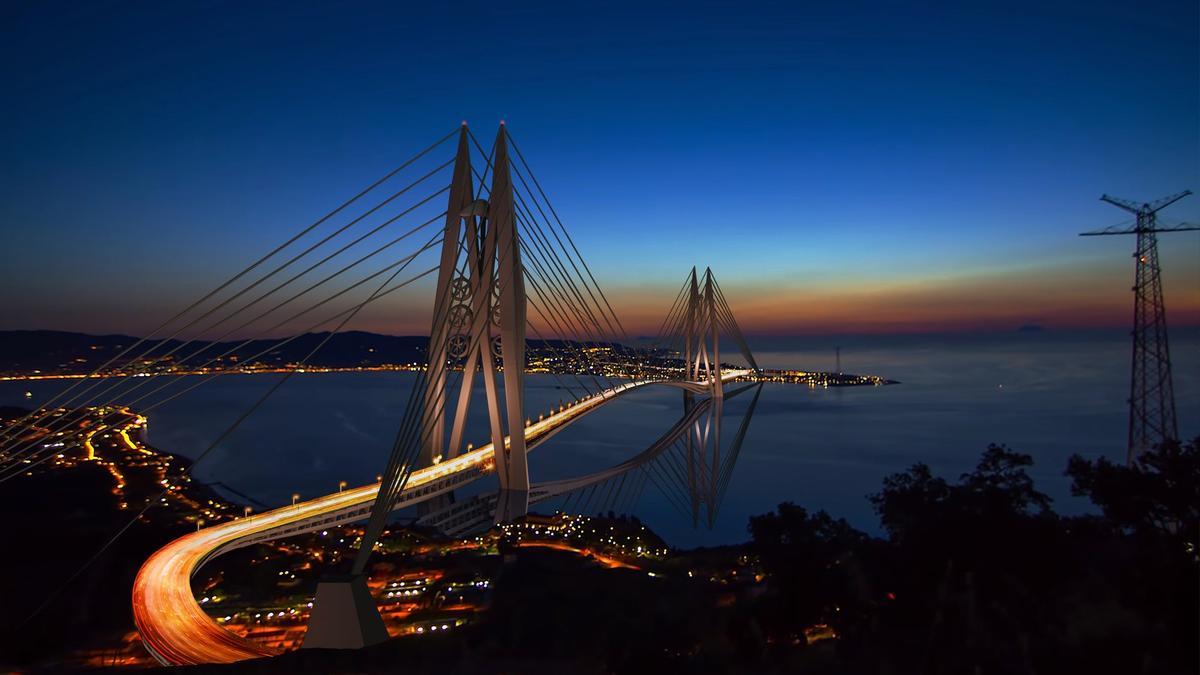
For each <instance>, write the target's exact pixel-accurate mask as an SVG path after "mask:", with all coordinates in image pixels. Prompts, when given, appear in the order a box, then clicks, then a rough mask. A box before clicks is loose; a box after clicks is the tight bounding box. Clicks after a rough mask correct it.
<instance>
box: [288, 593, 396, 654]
mask: <svg viewBox="0 0 1200 675" xmlns="http://www.w3.org/2000/svg"><path fill="white" fill-rule="evenodd" d="M387 639H388V632H387V627H386V626H384V625H383V617H381V616H379V609H378V608H377V607H376V606H375V599H374V598H372V597H371V591H370V590H369V589H368V588H367V579H366V577H365V576H363V575H345V576H336V577H328V578H326V579H323V580H322V581H320V582H319V583H318V584H317V595H316V597H315V598H314V599H313V611H312V614H311V615H310V616H309V617H308V632H307V633H305V634H304V642H303V644H301V645H300V648H301V649H359V648H361V647H366V646H367V645H373V644H378V643H380V642H383V641H384V640H387Z"/></svg>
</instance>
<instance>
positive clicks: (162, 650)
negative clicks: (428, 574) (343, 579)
mask: <svg viewBox="0 0 1200 675" xmlns="http://www.w3.org/2000/svg"><path fill="white" fill-rule="evenodd" d="M750 372H752V371H749V370H728V371H723V372H722V374H721V380H722V381H723V382H726V383H727V382H730V381H733V380H735V379H737V378H739V377H742V376H744V375H747V374H749V373H750ZM651 384H662V385H669V386H675V387H679V388H682V389H687V390H692V391H695V392H697V393H703V392H706V391H707V386H706V385H705V384H702V383H698V382H677V381H670V380H634V381H631V382H626V383H623V384H620V385H617V386H616V387H613V388H611V389H606V390H604V391H602V392H599V393H597V394H594V395H592V396H590V397H588V398H585V399H581V400H578V401H575V402H573V403H571V404H570V405H568V406H567V407H565V408H563V409H562V410H561V411H559V412H556V413H553V414H551V415H549V416H548V417H546V418H545V419H542V420H539V421H538V422H534V423H533V424H531V425H529V426H528V427H526V429H525V434H526V439H527V442H526V447H527V451H529V450H533V448H535V447H537V446H538V445H540V444H541V443H543V442H545V441H546V440H547V439H549V438H550V437H551V436H553V435H554V434H556V433H557V432H559V431H561V430H562V429H563V428H565V427H566V426H567V425H569V424H570V423H571V422H573V421H575V420H577V419H579V418H580V417H582V416H584V415H586V414H588V413H590V412H592V411H594V410H596V409H598V408H599V407H600V406H602V405H604V404H605V403H608V402H610V401H612V400H614V399H616V398H617V397H619V396H621V395H623V394H627V393H629V392H631V391H634V390H636V389H640V388H642V387H645V386H647V385H651ZM494 468H495V466H494V459H493V457H492V444H491V443H488V444H487V445H484V446H481V447H479V448H477V449H475V450H472V451H470V452H467V453H464V454H461V455H459V456H458V457H455V458H453V459H448V460H445V461H443V462H441V463H439V464H435V465H433V466H430V467H427V468H424V469H418V470H415V471H413V472H412V474H411V475H410V476H409V479H408V483H407V484H406V486H405V488H404V490H403V491H402V492H401V493H400V495H399V497H398V499H397V503H396V508H397V509H401V508H405V507H408V506H412V505H414V504H417V503H420V502H422V501H425V500H427V499H431V498H433V497H436V496H437V495H440V494H444V493H446V492H449V491H450V490H454V489H455V488H459V487H462V486H463V485H466V484H467V483H470V482H472V481H474V480H477V479H478V478H480V477H482V476H484V475H486V474H487V473H489V472H491V471H492V470H493V469H494ZM378 490H379V484H378V483H373V484H371V485H364V486H362V487H358V488H353V489H347V490H343V491H341V492H337V493H334V494H330V495H325V496H324V497H318V498H316V499H312V500H309V501H305V502H300V503H298V504H295V505H294V506H282V507H280V508H277V509H274V510H272V511H266V512H264V513H261V514H258V515H254V516H249V517H246V518H238V519H236V520H231V521H228V522H224V523H220V524H218V525H214V526H212V527H208V528H205V529H202V530H199V531H197V532H193V533H190V534H187V535H184V536H183V537H180V538H179V539H176V540H174V541H172V542H171V543H169V544H167V545H166V546H164V547H163V548H161V549H159V550H158V551H156V552H155V553H154V554H153V555H152V556H150V558H149V559H148V560H147V561H146V563H145V564H144V565H142V568H141V569H140V570H138V574H137V578H136V579H135V580H134V582H133V618H134V622H135V623H136V624H137V629H138V634H139V635H140V637H141V640H142V644H144V645H145V646H146V649H147V650H148V651H149V652H150V653H151V654H152V655H153V656H154V658H155V659H157V660H158V661H159V662H160V663H162V664H164V665H192V664H201V663H230V662H233V661H241V660H244V659H251V658H258V657H262V656H273V655H275V654H277V653H278V651H277V650H275V649H271V648H268V647H266V646H264V645H260V644H256V643H255V642H253V641H251V640H248V639H245V638H242V637H239V636H237V635H234V634H233V633H231V632H229V631H227V630H225V629H224V628H222V627H221V626H220V625H219V624H218V623H217V622H216V621H214V620H213V619H212V618H210V617H209V616H208V614H206V613H205V612H204V610H203V609H202V608H201V607H200V605H199V603H197V602H196V598H195V597H194V596H193V595H192V586H191V578H192V575H193V574H195V573H196V571H197V570H199V569H200V567H201V566H203V565H204V564H205V563H206V562H208V561H209V560H212V559H213V558H215V557H217V556H218V555H221V554H222V553H225V552H227V551H232V550H234V549H237V548H242V547H244V546H250V545H251V544H256V543H260V542H264V541H270V540H273V539H279V538H282V537H287V536H291V535H296V534H301V533H304V532H311V531H314V530H320V529H324V528H327V527H329V526H331V525H344V524H348V523H351V522H354V521H359V520H364V519H366V518H367V517H369V516H370V513H371V506H372V504H373V503H374V501H375V494H376V492H378Z"/></svg>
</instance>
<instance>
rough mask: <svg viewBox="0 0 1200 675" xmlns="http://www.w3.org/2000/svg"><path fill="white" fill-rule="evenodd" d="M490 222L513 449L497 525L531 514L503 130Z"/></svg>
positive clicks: (503, 460) (503, 468)
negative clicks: (495, 254) (496, 258)
mask: <svg viewBox="0 0 1200 675" xmlns="http://www.w3.org/2000/svg"><path fill="white" fill-rule="evenodd" d="M488 213H489V216H490V220H491V223H492V227H493V228H495V231H496V242H497V244H496V245H497V247H498V248H499V250H500V251H502V252H504V251H505V250H507V253H508V255H503V254H502V255H500V256H499V270H498V272H499V274H498V275H497V276H498V283H499V286H500V297H499V311H500V352H501V358H503V360H504V407H505V412H506V413H507V420H508V425H507V426H508V437H509V441H508V447H503V446H498V447H497V450H496V469H497V471H498V472H499V473H500V481H501V483H500V496H499V500H498V502H497V505H496V521H497V522H507V521H510V520H512V519H513V518H517V517H519V516H523V515H525V513H526V512H527V511H528V508H529V466H528V463H527V459H526V455H525V419H526V418H525V312H526V305H525V279H524V268H523V267H522V264H521V247H520V242H519V240H518V238H517V224H516V214H515V211H514V208H513V186H512V180H511V177H510V175H509V164H508V139H507V132H506V130H505V128H504V125H503V124H501V125H500V130H499V131H498V132H497V134H496V149H495V166H494V170H493V173H492V191H491V206H490V208H489V211H488Z"/></svg>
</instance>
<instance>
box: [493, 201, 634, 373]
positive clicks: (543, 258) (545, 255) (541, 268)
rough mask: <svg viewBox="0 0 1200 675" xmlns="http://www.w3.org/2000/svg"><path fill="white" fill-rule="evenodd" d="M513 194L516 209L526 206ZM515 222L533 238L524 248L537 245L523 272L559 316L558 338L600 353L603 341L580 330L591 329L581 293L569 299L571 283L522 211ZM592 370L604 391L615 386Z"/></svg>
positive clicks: (600, 369)
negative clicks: (583, 313) (558, 269)
mask: <svg viewBox="0 0 1200 675" xmlns="http://www.w3.org/2000/svg"><path fill="white" fill-rule="evenodd" d="M514 194H515V196H516V202H515V203H516V205H518V206H519V207H520V206H523V202H522V200H521V195H520V194H519V193H514ZM525 208H527V207H525ZM516 219H517V222H518V223H519V224H520V225H521V226H522V227H523V228H524V229H525V231H526V233H527V234H530V237H519V239H520V241H521V242H522V243H523V244H524V243H526V242H532V243H534V246H533V247H526V250H527V251H528V252H530V253H531V254H532V255H531V256H529V257H528V258H526V259H525V262H526V263H529V264H526V265H525V267H524V271H525V275H526V279H527V280H528V281H530V283H531V284H533V286H534V290H535V293H536V294H537V296H538V297H539V299H541V300H542V304H543V305H544V306H545V307H546V308H548V309H549V310H551V311H553V312H554V313H555V315H556V318H557V322H556V323H557V324H558V325H557V326H553V327H552V328H553V329H554V330H556V331H558V333H559V336H560V337H561V338H562V339H564V340H565V339H567V338H568V336H570V335H574V336H575V337H574V338H573V339H574V341H575V342H577V343H579V344H582V345H585V346H591V347H595V348H597V349H596V351H597V352H599V351H600V349H599V348H600V347H601V346H602V342H603V337H601V338H600V339H599V340H596V339H593V334H592V333H591V331H590V330H587V329H585V328H581V327H586V326H588V323H589V322H588V320H587V319H585V318H584V316H583V315H582V313H581V311H580V309H579V307H580V303H582V297H581V296H579V293H578V291H577V290H576V291H575V293H574V294H575V296H576V297H577V298H579V299H578V300H577V301H575V302H572V300H571V299H570V295H569V294H568V293H567V292H566V291H565V290H564V289H565V288H566V287H567V286H568V285H569V284H570V281H569V280H568V279H565V278H564V277H563V276H562V274H561V273H558V271H557V268H556V265H555V264H553V263H552V262H551V261H552V260H554V259H555V254H554V253H552V252H548V251H547V250H546V248H545V247H543V246H542V245H541V243H540V242H539V241H538V240H537V238H536V237H534V236H533V235H532V234H531V233H532V232H533V231H534V228H533V227H532V226H531V225H530V224H529V221H528V220H527V219H526V218H525V217H524V216H523V214H522V213H521V211H520V210H519V209H518V210H517V212H516ZM531 237H532V238H531ZM543 263H544V264H543ZM557 267H561V264H559V265H558V266H557ZM547 269H549V270H550V272H547ZM538 280H540V281H541V283H540V284H539V283H538ZM570 317H574V320H572V319H571V318H570ZM564 326H565V327H569V328H570V330H566V329H565V328H564ZM584 353H585V358H586V359H587V360H588V361H592V358H591V356H590V354H589V353H588V352H587V351H586V350H585V352H584ZM593 369H594V370H599V371H600V375H601V377H603V378H604V379H605V384H604V385H603V388H611V387H612V386H613V382H612V380H611V378H609V377H608V376H607V374H606V373H605V372H604V368H603V367H602V366H601V367H599V368H596V367H595V365H594V364H593ZM593 379H594V375H593ZM600 386H601V385H599V383H597V387H600Z"/></svg>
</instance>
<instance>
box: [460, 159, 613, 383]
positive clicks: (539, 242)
mask: <svg viewBox="0 0 1200 675" xmlns="http://www.w3.org/2000/svg"><path fill="white" fill-rule="evenodd" d="M472 140H473V142H475V143H476V146H477V147H478V141H475V140H474V138H473V137H472ZM481 151H482V150H481ZM523 165H525V167H526V173H529V170H528V165H527V164H524V163H523ZM512 169H513V173H514V174H515V175H516V176H517V179H518V181H519V183H520V186H515V185H514V191H513V192H514V196H515V198H516V205H517V207H518V209H517V212H516V216H517V220H518V222H519V223H520V224H521V225H522V226H523V227H524V228H525V230H526V234H527V236H526V237H525V239H526V241H527V242H529V243H535V244H536V246H537V249H538V250H539V252H540V254H541V255H542V256H544V257H545V259H546V260H545V262H546V264H545V266H544V269H543V270H542V271H543V276H544V277H545V280H548V279H550V278H554V279H556V280H557V283H555V284H553V285H554V287H555V289H554V290H555V291H556V292H557V293H558V294H560V295H567V289H572V290H571V293H570V294H571V295H574V296H575V297H576V300H575V302H568V301H564V304H567V305H570V306H571V307H572V309H573V310H575V313H576V314H578V315H579V316H578V317H577V321H578V322H579V324H580V325H581V326H587V325H589V324H594V325H596V326H600V325H601V324H600V321H599V319H598V318H597V314H596V312H593V311H592V308H591V305H589V304H588V303H587V301H586V300H585V299H584V297H583V295H584V294H583V293H581V292H580V291H579V289H578V284H575V283H574V281H573V279H572V276H571V275H570V273H569V272H567V268H566V266H565V265H563V264H562V262H561V258H562V257H564V256H565V257H567V260H568V264H570V265H571V266H572V269H575V270H576V271H577V275H576V276H577V277H578V278H579V279H581V280H582V281H583V283H585V284H588V282H587V280H585V279H583V276H582V274H578V270H579V267H580V266H583V267H584V269H585V270H586V269H587V268H586V262H585V261H583V260H582V259H581V258H578V250H577V249H576V250H575V255H574V256H573V255H572V254H571V251H568V250H567V248H566V247H565V246H563V245H562V239H561V238H557V234H556V233H554V232H553V227H552V226H551V225H550V224H549V219H546V222H547V228H548V229H550V230H551V232H552V234H553V235H554V236H555V237H556V240H557V241H558V242H559V244H560V246H559V250H560V251H561V253H552V251H553V250H554V246H552V245H551V244H550V243H549V239H548V238H547V237H546V235H545V234H544V232H543V231H542V228H540V227H538V226H536V225H535V224H536V223H537V222H538V221H537V219H536V218H535V217H534V215H533V212H534V210H535V209H536V210H538V211H539V212H541V213H543V214H544V212H545V211H544V210H543V209H542V207H541V205H540V203H537V199H536V197H535V196H534V195H533V192H532V190H526V191H524V192H523V191H522V190H521V189H520V187H522V186H523V187H526V188H527V183H526V181H525V178H524V174H523V173H521V172H520V169H519V168H518V167H516V166H513V167H512ZM530 177H531V178H532V174H531V173H530ZM526 193H528V195H529V199H528V200H527V199H526ZM543 196H544V195H543ZM530 202H533V203H534V204H535V205H534V207H530V206H529V203H530ZM531 250H532V249H531ZM576 259H578V261H579V262H578V263H576V262H575V261H576ZM528 271H529V270H528V269H527V273H528ZM587 271H588V272H589V278H590V279H591V283H590V285H589V286H588V287H587V288H585V292H586V293H587V294H588V296H589V297H591V298H593V300H594V304H595V306H596V309H597V310H598V311H599V312H600V314H601V315H603V316H605V322H606V323H608V324H609V325H610V326H614V325H615V326H617V327H619V326H620V321H619V319H617V318H616V316H615V314H612V312H611V306H610V305H607V303H606V302H605V304H606V306H607V312H606V311H605V310H606V308H605V307H602V306H601V305H600V303H599V301H595V298H596V297H597V296H599V297H600V298H601V299H603V291H602V290H601V289H600V288H599V287H596V288H595V289H594V290H593V289H592V288H591V287H590V286H594V285H595V278H594V276H590V270H587ZM545 280H544V282H545ZM586 315H590V318H588V319H585V318H584V316H586ZM610 316H611V318H608V317H610ZM604 332H605V331H604V330H603V328H601V329H600V330H598V331H597V333H596V334H597V335H600V336H602V335H603V334H604ZM621 333H624V331H623V329H621ZM580 337H581V338H582V337H584V336H583V335H580ZM600 370H601V372H603V371H604V369H603V368H600Z"/></svg>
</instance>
